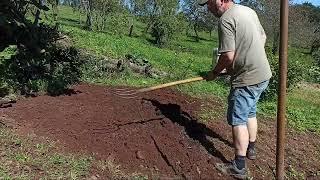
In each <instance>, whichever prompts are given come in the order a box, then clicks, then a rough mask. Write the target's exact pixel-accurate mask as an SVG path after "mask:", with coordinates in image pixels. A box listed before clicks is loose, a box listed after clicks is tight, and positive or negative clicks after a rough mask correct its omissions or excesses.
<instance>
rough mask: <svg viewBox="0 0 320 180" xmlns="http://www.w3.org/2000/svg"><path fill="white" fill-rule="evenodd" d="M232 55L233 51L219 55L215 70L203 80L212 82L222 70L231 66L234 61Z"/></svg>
mask: <svg viewBox="0 0 320 180" xmlns="http://www.w3.org/2000/svg"><path fill="white" fill-rule="evenodd" d="M234 54H235V53H234V51H229V52H224V53H221V55H220V57H219V60H218V63H217V64H216V66H215V68H214V69H213V70H212V71H210V72H209V73H208V74H207V76H206V77H205V79H206V80H207V81H212V80H214V79H215V78H216V77H218V76H219V74H220V73H221V71H222V70H224V69H225V68H227V67H229V66H231V65H232V63H233V60H234Z"/></svg>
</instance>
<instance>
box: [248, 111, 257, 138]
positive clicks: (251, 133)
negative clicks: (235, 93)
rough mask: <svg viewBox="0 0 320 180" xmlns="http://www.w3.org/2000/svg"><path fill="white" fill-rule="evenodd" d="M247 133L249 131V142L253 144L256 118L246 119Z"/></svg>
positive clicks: (255, 132) (255, 136)
mask: <svg viewBox="0 0 320 180" xmlns="http://www.w3.org/2000/svg"><path fill="white" fill-rule="evenodd" d="M248 131H249V141H250V142H255V141H256V139H257V131H258V123H257V118H256V117H252V118H249V119H248Z"/></svg>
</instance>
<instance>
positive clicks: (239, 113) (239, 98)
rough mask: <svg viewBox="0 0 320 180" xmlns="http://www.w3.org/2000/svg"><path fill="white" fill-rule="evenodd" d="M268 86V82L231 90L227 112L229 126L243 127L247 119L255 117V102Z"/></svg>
mask: <svg viewBox="0 0 320 180" xmlns="http://www.w3.org/2000/svg"><path fill="white" fill-rule="evenodd" d="M268 84H269V80H267V81H263V82H261V83H258V84H254V85H250V86H244V87H235V88H231V90H230V94H229V97H228V112H227V120H228V124H229V125H232V126H239V125H245V124H247V122H248V118H252V117H256V112H257V102H258V100H259V98H260V95H261V93H262V92H263V91H264V90H265V89H266V88H267V87H268Z"/></svg>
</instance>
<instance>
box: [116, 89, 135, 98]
mask: <svg viewBox="0 0 320 180" xmlns="http://www.w3.org/2000/svg"><path fill="white" fill-rule="evenodd" d="M139 93H140V91H139V90H136V89H129V88H117V89H113V90H112V91H111V94H113V95H115V96H118V97H120V98H123V99H134V98H137V97H139V96H138V95H139Z"/></svg>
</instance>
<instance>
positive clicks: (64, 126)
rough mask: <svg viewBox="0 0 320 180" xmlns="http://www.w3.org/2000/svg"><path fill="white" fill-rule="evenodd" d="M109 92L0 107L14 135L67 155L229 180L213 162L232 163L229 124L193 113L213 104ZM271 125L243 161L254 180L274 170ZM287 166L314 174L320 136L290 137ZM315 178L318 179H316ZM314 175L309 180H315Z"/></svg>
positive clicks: (90, 88)
mask: <svg viewBox="0 0 320 180" xmlns="http://www.w3.org/2000/svg"><path fill="white" fill-rule="evenodd" d="M110 90H111V89H110V88H108V87H102V86H96V85H87V84H82V85H78V86H76V87H74V89H73V91H70V94H69V95H63V96H58V97H50V96H40V97H35V98H27V99H23V100H20V101H18V102H17V103H16V104H14V105H13V107H9V108H3V109H0V113H1V115H2V117H7V118H9V119H13V120H14V121H15V124H16V126H17V128H18V130H19V131H20V132H23V133H34V134H36V135H38V136H46V137H49V138H51V139H52V140H57V141H59V142H61V144H63V145H64V147H65V148H66V149H67V150H68V151H71V152H81V153H88V154H92V155H94V156H95V157H97V158H98V159H108V158H110V157H112V158H114V159H115V162H116V163H117V164H119V165H121V169H123V170H124V171H125V172H127V173H133V172H141V173H143V174H147V175H149V177H150V176H154V177H156V176H157V177H162V178H166V177H170V178H182V179H229V177H226V176H223V175H221V174H219V173H218V172H217V171H216V170H215V168H214V165H215V163H217V162H226V161H228V160H230V159H232V158H233V150H232V145H231V139H232V138H231V133H230V127H228V126H227V125H226V123H225V120H224V119H217V118H215V117H213V121H212V122H211V123H209V124H202V123H200V122H199V121H198V120H197V117H195V114H196V112H197V111H199V110H200V108H201V107H203V106H204V105H207V104H210V107H212V108H214V109H216V110H217V111H223V110H222V109H220V105H219V104H218V103H217V102H215V101H210V102H209V103H208V102H201V101H200V100H197V99H194V98H191V97H188V96H185V95H181V94H179V93H177V92H175V91H173V90H170V89H166V90H161V91H154V92H152V93H148V94H146V95H144V96H143V97H141V98H139V99H133V100H127V99H121V98H119V97H117V96H113V95H112V94H111V93H110ZM275 129H276V128H275V123H274V121H273V120H262V121H261V122H260V130H259V143H258V145H257V148H258V152H259V157H258V158H259V159H258V160H256V161H255V162H252V161H249V163H248V166H249V169H250V172H251V175H252V176H253V177H255V179H271V178H272V177H273V170H274V168H275V147H276V131H275ZM288 139H289V140H288V141H289V143H288V144H289V145H288V147H287V149H286V152H287V155H288V158H287V161H286V164H287V168H288V169H290V168H291V167H292V168H291V169H292V170H295V171H298V172H304V173H305V175H306V176H309V177H311V176H312V175H314V174H316V173H317V172H319V173H320V162H319V159H320V152H319V151H320V150H319V149H320V146H319V144H320V143H319V142H320V138H319V136H318V135H316V134H310V133H297V132H294V131H290V132H289V133H288ZM317 177H318V178H320V176H317ZM317 177H314V178H317Z"/></svg>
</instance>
